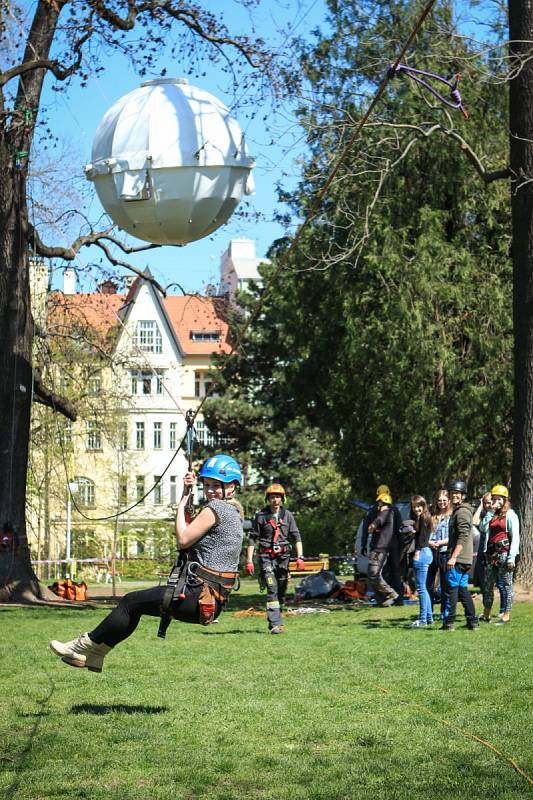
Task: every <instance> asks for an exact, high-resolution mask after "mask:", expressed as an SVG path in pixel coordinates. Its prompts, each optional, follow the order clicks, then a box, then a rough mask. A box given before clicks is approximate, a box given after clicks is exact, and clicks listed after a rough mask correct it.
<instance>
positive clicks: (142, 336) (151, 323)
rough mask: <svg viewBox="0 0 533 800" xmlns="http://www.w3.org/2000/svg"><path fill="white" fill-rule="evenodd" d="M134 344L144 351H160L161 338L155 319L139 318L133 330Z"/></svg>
mask: <svg viewBox="0 0 533 800" xmlns="http://www.w3.org/2000/svg"><path fill="white" fill-rule="evenodd" d="M135 344H136V345H137V347H138V348H139V350H142V351H143V352H144V353H161V352H162V350H163V340H162V338H161V331H160V330H159V328H158V325H157V322H156V321H155V320H146V319H140V320H139V321H138V322H137V328H136V331H135Z"/></svg>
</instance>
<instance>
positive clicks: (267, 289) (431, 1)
mask: <svg viewBox="0 0 533 800" xmlns="http://www.w3.org/2000/svg"><path fill="white" fill-rule="evenodd" d="M435 2H436V0H428V2H427V3H426V5H425V6H424V8H423V10H422V12H421V14H420V16H419V17H418V19H417V21H416V23H415V25H414V27H413V30H412V31H411V33H410V34H409V36H408V38H407V40H406V41H405V43H404V45H403V46H402V48H401V50H400V52H399V54H398V57H397V58H396V61H395V62H394V64H393V66H392V67H391V68H390V69H389V70H388V71H387V73H386V75H385V76H384V77H383V79H382V81H381V83H380V85H379V86H378V88H377V90H376V92H375V94H374V97H373V98H372V100H371V102H370V105H369V106H368V108H367V110H366V112H365V114H364V115H363V117H362V119H361V120H360V122H359V123H358V125H357V126H356V128H355V131H354V132H353V134H352V136H351V137H350V139H349V141H348V144H347V145H346V146H345V147H344V149H343V150H342V152H341V154H340V156H339V158H338V159H337V162H336V164H335V166H334V167H333V169H332V170H331V172H330V174H329V176H328V177H327V179H326V181H325V183H324V185H323V187H322V189H321V190H320V192H319V193H318V195H317V196H316V197H315V199H314V201H313V203H312V204H311V208H310V210H309V211H308V213H307V216H306V218H305V219H304V221H303V222H302V224H301V226H300V227H299V228H298V230H297V232H296V235H295V236H294V238H293V239H292V241H291V243H290V245H289V247H288V248H287V249H286V250H285V251H284V252H283V254H282V255H281V257H280V259H279V262H278V265H277V267H276V269H275V270H274V272H273V273H272V275H271V276H270V278H269V279H268V281H267V283H266V285H265V286H264V287H263V290H262V292H261V298H260V300H259V301H258V302H257V304H256V305H255V307H254V308H253V309H252V311H251V313H250V315H249V317H248V318H247V319H246V322H245V323H244V325H243V326H242V328H241V329H240V330H239V333H238V335H237V339H236V341H235V344H233V345H232V347H231V350H230V352H229V353H228V356H227V358H228V361H229V360H231V359H232V358H233V356H234V355H235V353H236V352H237V351H238V350H239V348H240V346H241V344H242V342H243V339H244V337H245V336H246V334H247V332H248V329H249V328H250V326H251V325H252V323H253V322H255V320H256V319H257V317H258V316H259V314H260V313H261V309H262V308H263V306H264V304H265V302H266V300H267V298H268V297H269V295H270V293H271V291H272V289H273V286H274V284H275V283H276V281H277V280H278V278H279V276H280V274H281V272H282V271H283V270H284V269H285V267H286V265H287V262H288V260H289V257H290V255H291V253H292V252H293V251H294V250H295V249H296V247H297V245H298V243H299V241H300V239H301V238H302V235H303V233H304V231H305V230H306V228H307V227H308V226H309V225H310V223H311V222H312V221H313V219H314V218H315V217H316V216H317V214H318V211H319V206H320V204H321V202H322V200H323V199H324V197H325V195H326V194H327V192H328V189H329V187H330V186H331V184H332V182H333V181H334V179H335V176H336V175H337V173H338V171H339V169H340V168H341V165H342V164H343V162H344V160H345V159H346V157H347V156H348V154H349V153H350V151H351V150H352V148H353V145H354V144H355V142H356V141H357V139H358V138H359V135H360V133H361V131H362V129H363V128H364V126H365V125H366V123H367V122H368V119H369V118H370V116H371V114H372V112H373V111H374V108H375V107H376V105H377V103H378V102H379V100H380V99H381V97H382V95H383V93H384V91H385V89H386V87H387V84H388V83H389V82H390V80H391V77H392V74H393V73H394V71H395V70H396V68H397V67H398V65H399V64H400V61H401V60H402V59H403V57H404V56H405V53H406V52H407V50H408V49H409V47H410V46H411V44H412V42H413V41H414V39H415V37H416V35H417V33H418V31H419V30H420V28H421V27H422V25H423V23H424V21H425V19H426V17H427V16H428V14H429V13H430V11H431V9H432V8H433V6H434V5H435ZM226 363H227V362H226ZM223 370H224V368H222V372H223ZM220 382H221V378H218V379H217V378H215V379H214V380H213V382H212V383H211V385H210V386H209V388H208V391H207V392H206V394H205V396H204V397H203V399H202V401H201V403H200V405H199V406H198V408H197V409H196V411H195V414H194V419H196V416H197V415H198V414H199V413H200V411H201V410H202V408H203V405H204V403H205V401H206V400H207V399H208V398H209V397H210V396H211V395H212V394H213V392H214V391H215V389H217V388H218V387H219V385H220Z"/></svg>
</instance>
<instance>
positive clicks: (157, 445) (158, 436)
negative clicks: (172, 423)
mask: <svg viewBox="0 0 533 800" xmlns="http://www.w3.org/2000/svg"><path fill="white" fill-rule="evenodd" d="M162 428H163V423H162V422H154V450H161V440H162V438H163V437H162Z"/></svg>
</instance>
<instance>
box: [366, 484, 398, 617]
mask: <svg viewBox="0 0 533 800" xmlns="http://www.w3.org/2000/svg"><path fill="white" fill-rule="evenodd" d="M376 505H377V509H378V515H377V517H376V518H375V519H374V521H373V522H371V523H370V525H369V526H368V533H370V534H371V536H372V538H371V540H370V553H369V556H368V583H369V586H370V588H371V589H372V590H373V592H374V595H375V598H376V601H377V603H378V605H380V606H392V605H393V604H394V602H395V600H397V598H398V592H396V591H395V590H394V589H393V588H392V586H389V584H388V583H387V581H386V580H385V578H384V577H383V569H384V567H385V564H386V563H387V558H388V556H389V551H390V546H391V541H392V538H393V536H394V511H393V505H392V497H391V496H390V494H385V493H384V494H380V495H378V497H377V499H376Z"/></svg>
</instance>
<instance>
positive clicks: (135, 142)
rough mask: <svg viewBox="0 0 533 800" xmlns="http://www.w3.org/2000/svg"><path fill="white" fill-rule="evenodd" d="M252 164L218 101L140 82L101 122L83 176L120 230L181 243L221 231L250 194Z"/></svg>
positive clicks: (189, 89)
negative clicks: (242, 199) (243, 199)
mask: <svg viewBox="0 0 533 800" xmlns="http://www.w3.org/2000/svg"><path fill="white" fill-rule="evenodd" d="M253 165H254V159H253V158H250V156H248V154H247V150H246V146H245V143H244V135H243V133H242V131H241V129H240V127H239V125H238V123H237V122H236V121H235V119H233V117H232V116H231V115H230V113H229V111H228V109H227V108H226V106H225V105H223V103H221V102H220V100H217V98H216V97H214V96H213V95H212V94H209V93H208V92H205V91H203V90H202V89H199V88H198V87H196V86H191V85H190V84H189V83H188V81H186V80H184V79H181V78H161V79H159V80H151V81H145V82H144V83H142V84H141V86H140V87H139V88H138V89H135V90H134V91H133V92H130V93H129V94H127V95H125V96H124V97H122V98H121V99H120V100H118V101H117V102H116V103H115V104H114V105H113V106H112V107H111V108H110V109H109V111H108V112H107V113H106V114H105V116H104V118H103V119H102V122H101V123H100V125H99V127H98V130H97V131H96V136H95V140H94V144H93V149H92V162H91V163H90V164H87V166H86V167H85V174H86V177H87V178H88V179H89V180H91V181H94V185H95V188H96V191H97V193H98V197H99V198H100V202H101V203H102V205H103V207H104V208H105V210H106V211H107V213H108V214H109V216H110V217H111V219H112V220H113V222H114V223H115V224H116V225H118V226H119V227H120V228H122V229H123V230H125V231H127V232H128V233H130V234H132V236H136V237H137V238H138V239H143V240H145V241H147V242H153V243H154V244H186V243H187V242H193V241H195V240H196V239H201V238H202V237H203V236H207V235H209V234H210V233H212V232H213V231H214V230H216V229H217V228H218V227H220V225H223V224H224V223H225V222H227V220H228V219H229V218H230V216H231V215H232V213H233V211H234V210H235V208H236V207H237V205H238V203H239V201H240V199H241V197H242V195H243V194H252V193H253V178H252V175H251V171H252V167H253Z"/></svg>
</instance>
